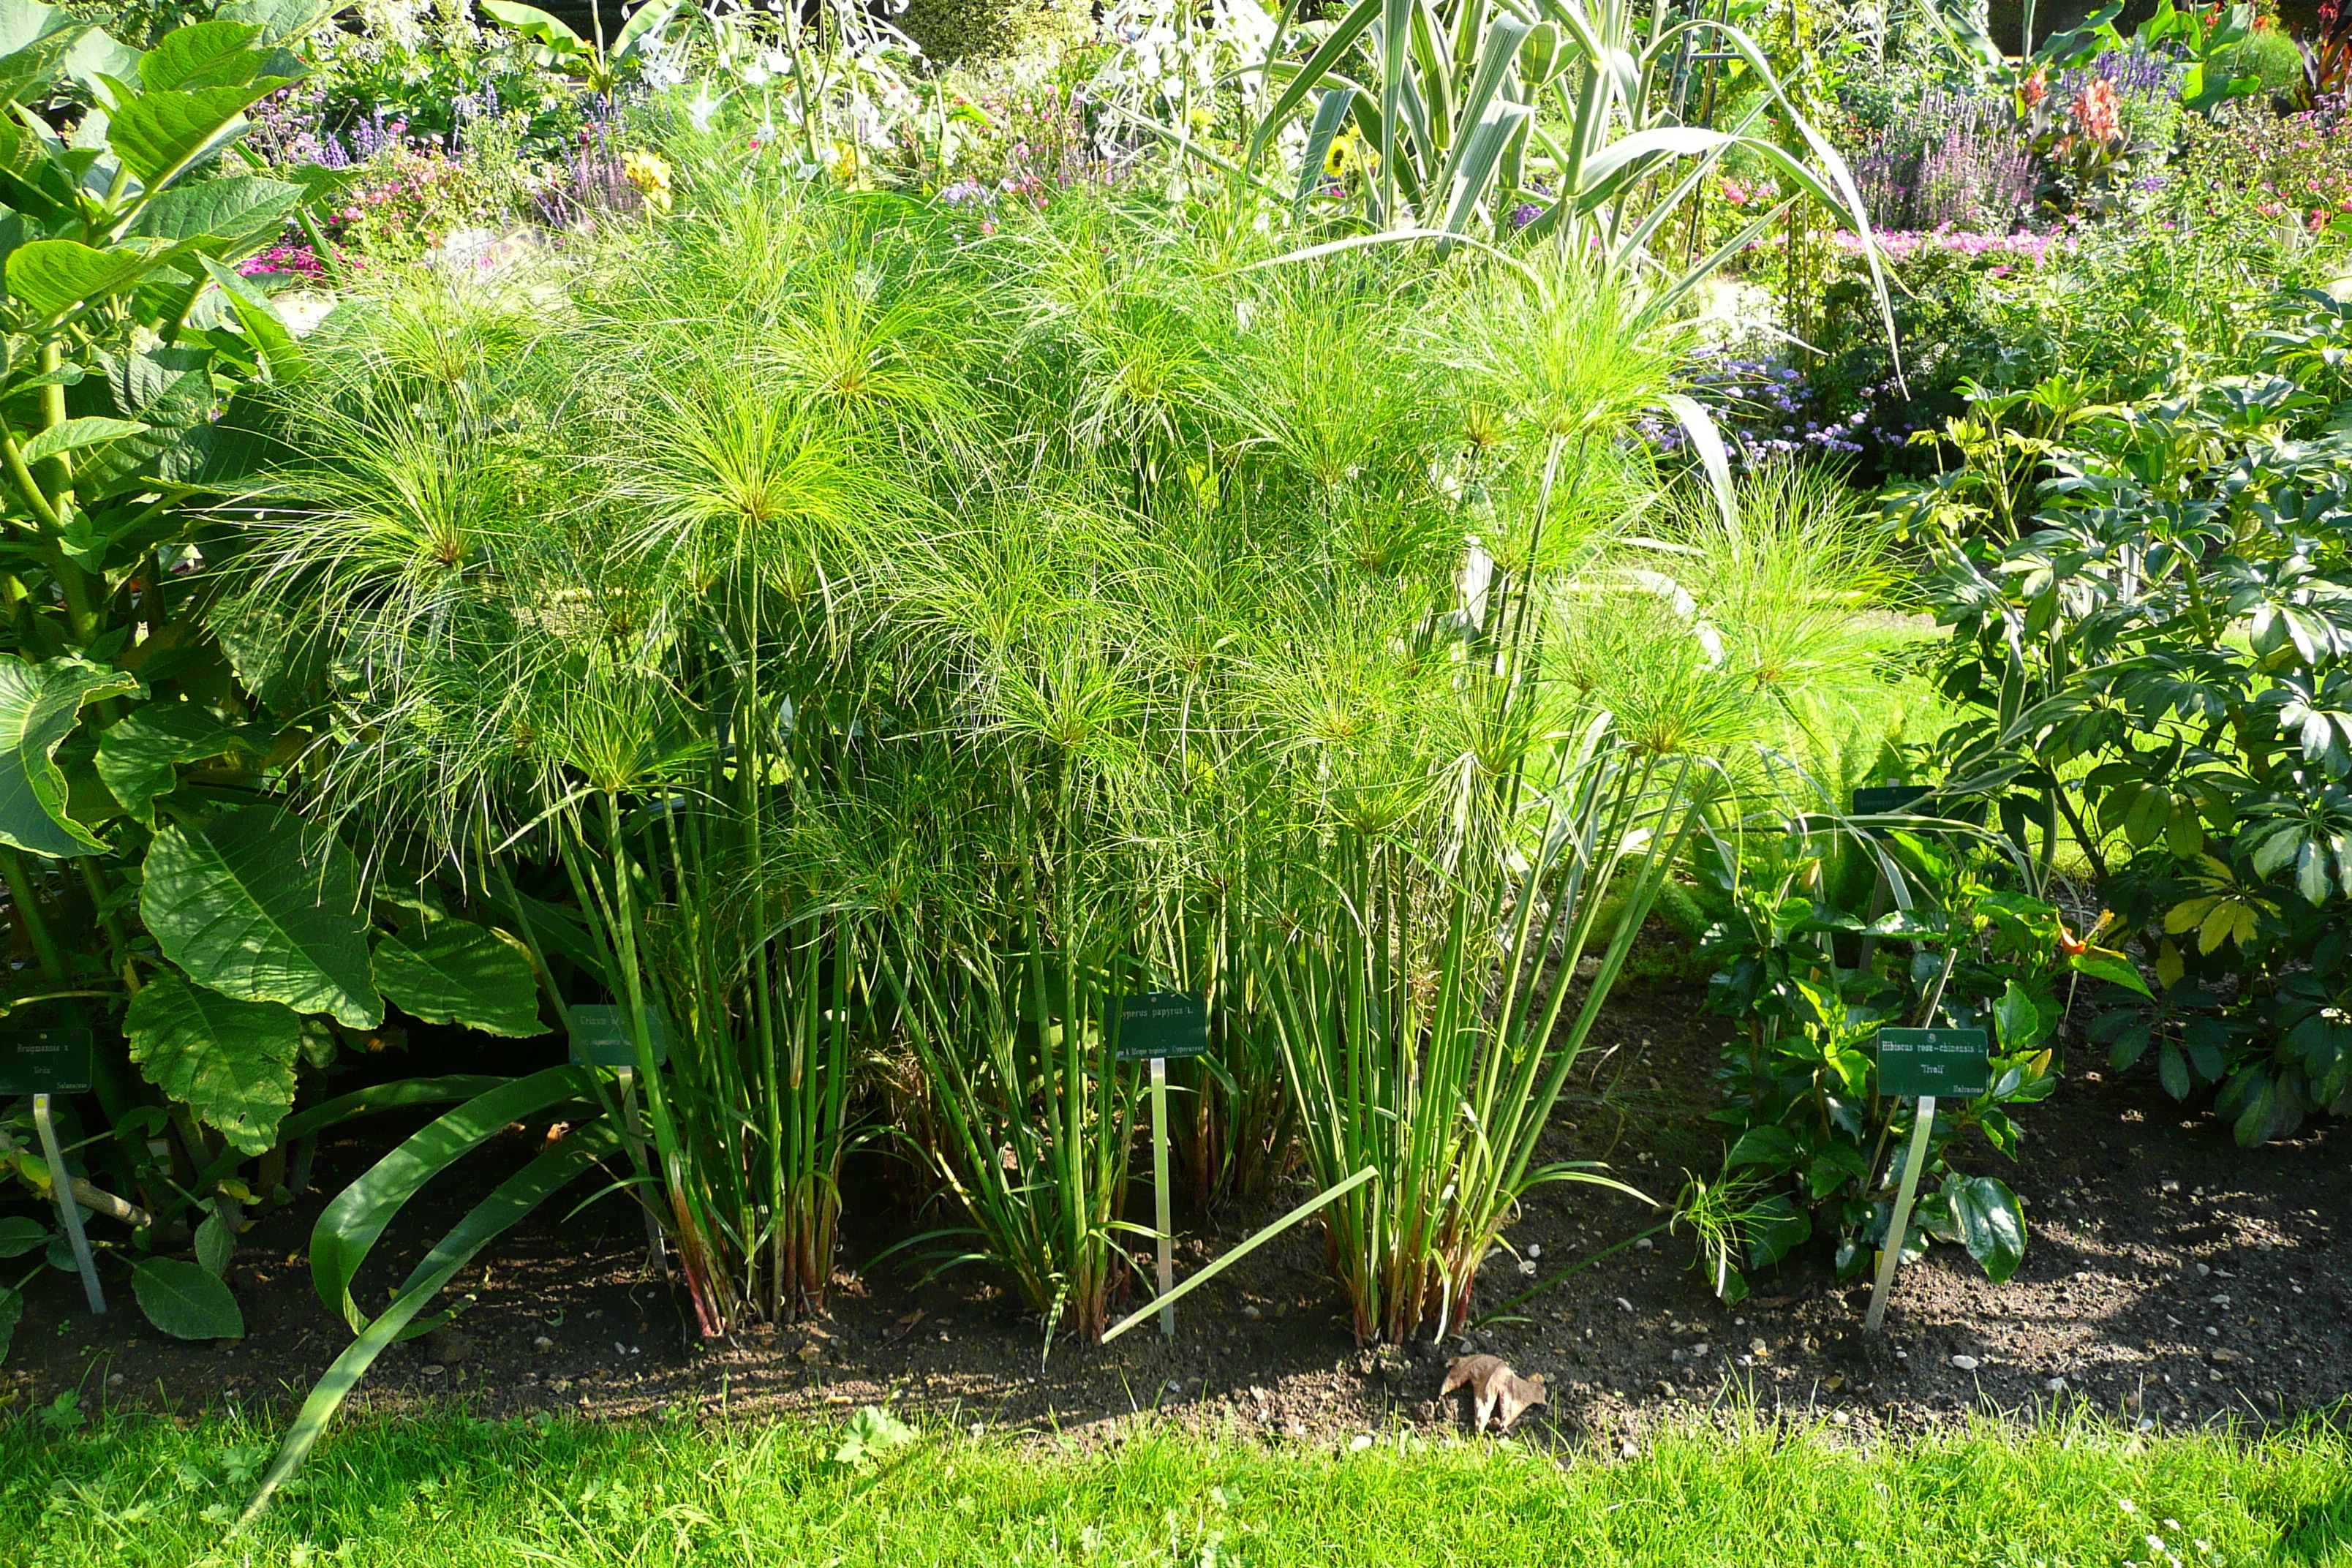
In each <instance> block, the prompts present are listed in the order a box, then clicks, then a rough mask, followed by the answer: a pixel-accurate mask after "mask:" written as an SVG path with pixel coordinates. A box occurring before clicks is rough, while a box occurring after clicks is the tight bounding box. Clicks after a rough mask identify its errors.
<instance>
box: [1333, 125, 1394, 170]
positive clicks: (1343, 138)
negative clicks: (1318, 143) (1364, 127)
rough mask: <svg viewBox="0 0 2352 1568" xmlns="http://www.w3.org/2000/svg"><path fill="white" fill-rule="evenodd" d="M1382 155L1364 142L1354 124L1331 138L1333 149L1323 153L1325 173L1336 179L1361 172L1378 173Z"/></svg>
mask: <svg viewBox="0 0 2352 1568" xmlns="http://www.w3.org/2000/svg"><path fill="white" fill-rule="evenodd" d="M1380 166H1381V155H1380V154H1379V153H1376V152H1374V151H1373V150H1372V149H1371V148H1370V147H1368V146H1366V145H1365V144H1364V139H1363V137H1362V136H1361V135H1360V134H1359V133H1358V132H1357V131H1356V130H1355V128H1354V127H1353V126H1350V127H1349V129H1347V130H1345V131H1343V132H1340V133H1339V135H1337V136H1334V137H1333V138H1332V139H1331V149H1330V151H1329V152H1328V153H1324V154H1323V173H1324V174H1327V175H1328V176H1330V177H1331V178H1332V179H1335V180H1342V179H1345V178H1347V177H1348V176H1349V174H1355V173H1357V172H1361V173H1362V174H1366V175H1367V176H1369V175H1370V174H1375V173H1377V172H1378V171H1379V169H1380Z"/></svg>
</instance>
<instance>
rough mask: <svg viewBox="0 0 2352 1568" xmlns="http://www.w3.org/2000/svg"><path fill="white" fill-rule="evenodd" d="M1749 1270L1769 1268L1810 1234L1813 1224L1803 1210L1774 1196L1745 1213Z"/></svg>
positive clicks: (1780, 1197)
mask: <svg viewBox="0 0 2352 1568" xmlns="http://www.w3.org/2000/svg"><path fill="white" fill-rule="evenodd" d="M1745 1228H1746V1231H1747V1236H1748V1267H1749V1268H1770V1267H1771V1266H1772V1265H1773V1264H1775V1263H1778V1262H1780V1259H1782V1258H1786V1257H1788V1256H1789V1253H1790V1249H1792V1248H1794V1247H1799V1246H1801V1245H1802V1244H1803V1243H1804V1242H1805V1241H1806V1240H1807V1239H1808V1238H1809V1237H1811V1235H1812V1234H1813V1222H1812V1218H1811V1215H1807V1214H1806V1213H1805V1211H1804V1210H1802V1209H1801V1208H1799V1207H1798V1206H1797V1205H1795V1204H1793V1203H1790V1201H1789V1200H1788V1199H1787V1198H1786V1197H1784V1196H1782V1195H1780V1194H1774V1195H1773V1196H1771V1197H1769V1198H1766V1199H1765V1200H1764V1201H1763V1202H1762V1203H1759V1204H1758V1205H1756V1206H1755V1207H1754V1208H1751V1209H1749V1210H1748V1215H1747V1219H1746V1226H1745Z"/></svg>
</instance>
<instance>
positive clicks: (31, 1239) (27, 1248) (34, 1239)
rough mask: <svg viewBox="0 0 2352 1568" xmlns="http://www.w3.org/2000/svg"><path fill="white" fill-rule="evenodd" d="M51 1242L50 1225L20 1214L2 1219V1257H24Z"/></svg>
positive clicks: (0, 1231) (0, 1240)
mask: <svg viewBox="0 0 2352 1568" xmlns="http://www.w3.org/2000/svg"><path fill="white" fill-rule="evenodd" d="M48 1244H49V1227H48V1226H45V1225H43V1224H42V1223H41V1222H40V1221H39V1220H37V1219H28V1218H26V1216H25V1215H20V1214H12V1215H8V1216H7V1217H5V1219H0V1258H22V1257H24V1256H25V1254H26V1253H28V1252H32V1251H36V1250H37V1249H38V1248H40V1247H47V1245H48Z"/></svg>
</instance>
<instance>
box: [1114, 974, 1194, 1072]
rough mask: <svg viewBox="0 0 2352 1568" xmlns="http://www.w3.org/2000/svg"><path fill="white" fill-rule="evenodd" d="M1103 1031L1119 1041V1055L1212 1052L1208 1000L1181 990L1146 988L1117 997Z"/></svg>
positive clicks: (1136, 1058) (1137, 1057)
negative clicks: (1130, 994)
mask: <svg viewBox="0 0 2352 1568" xmlns="http://www.w3.org/2000/svg"><path fill="white" fill-rule="evenodd" d="M1103 1025H1104V1027H1103V1033H1104V1034H1105V1035H1106V1036H1107V1037H1109V1038H1110V1039H1112V1040H1114V1041H1116V1042H1117V1045H1116V1047H1114V1049H1115V1052H1116V1055H1117V1057H1118V1060H1120V1061H1123V1062H1140V1061H1149V1060H1150V1058H1153V1057H1200V1056H1206V1055H1208V1053H1209V1004H1208V1000H1207V998H1205V997H1202V996H1193V995H1191V994H1187V993H1184V992H1181V991H1146V992H1142V993H1139V994H1136V995H1133V996H1119V997H1115V998H1113V999H1112V1001H1111V1005H1110V1014H1109V1016H1108V1017H1106V1018H1105V1019H1104V1020H1103Z"/></svg>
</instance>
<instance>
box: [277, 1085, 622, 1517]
mask: <svg viewBox="0 0 2352 1568" xmlns="http://www.w3.org/2000/svg"><path fill="white" fill-rule="evenodd" d="M619 1145H620V1137H619V1134H618V1133H617V1132H615V1131H614V1129H613V1128H612V1127H611V1126H610V1125H609V1124H608V1123H605V1122H603V1121H598V1122H595V1123H593V1124H592V1125H590V1126H587V1127H583V1128H576V1129H574V1130H573V1131H572V1133H571V1135H570V1136H569V1137H567V1138H565V1139H564V1140H563V1141H562V1142H560V1143H558V1144H557V1145H556V1146H555V1147H554V1148H552V1149H551V1150H549V1151H548V1152H546V1153H544V1154H541V1156H540V1157H539V1158H537V1159H536V1160H533V1161H532V1162H531V1163H530V1164H528V1165H526V1166H524V1167H523V1168H522V1169H521V1170H520V1172H518V1173H515V1174H514V1175H512V1176H510V1177H509V1178H508V1179H507V1180H506V1181H505V1182H503V1183H501V1184H499V1188H498V1190H497V1191H495V1192H493V1193H492V1194H490V1195H489V1196H488V1197H487V1198H484V1199H483V1200H482V1201H481V1202H480V1203H478V1204H477V1205H474V1207H473V1209H472V1210H471V1211H470V1212H468V1213H467V1215H466V1217H465V1218H464V1219H462V1220H459V1221H458V1222H457V1225H456V1226H453V1227H452V1228H451V1229H450V1231H449V1233H448V1234H447V1235H446V1236H445V1237H442V1238H441V1240H440V1241H439V1242H438V1243H437V1244H436V1246H435V1247H434V1248H433V1250H432V1251H431V1252H429V1253H427V1254H425V1260H424V1261H423V1262H421V1263H419V1264H418V1265H417V1266H416V1268H415V1271H414V1272H413V1273H411V1274H410V1275H409V1277H408V1279H407V1280H406V1281H405V1282H404V1284H403V1285H402V1286H401V1288H400V1290H399V1292H398V1293H397V1294H396V1295H394V1298H393V1300H392V1302H391V1304H390V1305H388V1306H387V1307H385V1308H384V1310H383V1312H382V1313H380V1314H379V1315H378V1316H377V1317H376V1318H375V1320H374V1321H372V1322H369V1323H367V1324H366V1325H365V1326H364V1327H363V1328H362V1329H361V1331H360V1337H359V1338H358V1339H357V1340H355V1341H353V1342H352V1345H351V1348H350V1349H348V1350H346V1351H344V1352H343V1353H342V1354H341V1355H340V1356H337V1357H336V1358H335V1363H334V1364H333V1365H332V1366H331V1367H329V1368H328V1369H327V1372H326V1375H324V1376H323V1377H321V1378H320V1379H319V1384H318V1386H317V1387H315V1388H313V1389H312V1390H311V1391H310V1397H309V1398H308V1399H306V1400H304V1401H303V1402H302V1408H301V1410H300V1411H299V1413H298V1414H297V1415H295V1417H294V1425H293V1426H292V1428H291V1429H290V1430H289V1431H288V1433H287V1434H286V1441H285V1442H284V1443H283V1444H282V1445H280V1446H279V1447H278V1457H277V1458H276V1459H275V1460H273V1461H272V1462H271V1464H270V1467H269V1472H268V1474H267V1475H265V1476H263V1477H262V1479H261V1485H260V1487H259V1489H257V1490H256V1491H255V1493H254V1494H253V1500H252V1501H250V1502H248V1503H247V1505H246V1509H245V1512H244V1514H243V1515H242V1516H241V1517H240V1518H239V1519H238V1521H237V1529H239V1530H242V1529H244V1528H245V1527H246V1526H247V1524H250V1523H251V1522H252V1521H254V1520H255V1519H257V1518H258V1517H260V1514H261V1510H263V1509H265V1508H267V1507H268V1506H269V1500H270V1498H271V1497H272V1496H274V1495H275V1494H276V1493H277V1491H278V1488H279V1487H281V1486H283V1485H285V1483H286V1479H287V1478H288V1477H289V1476H291V1475H292V1474H293V1473H294V1472H295V1471H296V1470H297V1469H298V1468H300V1467H301V1464H302V1461H303V1459H304V1458H308V1457H309V1455H310V1450H311V1448H313V1447H316V1446H317V1444H318V1441H319V1439H320V1436H324V1435H325V1433H326V1430H327V1425H328V1423H330V1422H331V1421H332V1420H333V1419H334V1418H335V1412H336V1411H337V1410H339V1409H341V1407H342V1403H343V1401H344V1399H346V1398H347V1397H349V1395H350V1394H351V1392H352V1389H353V1388H354V1387H356V1386H357V1385H358V1384H359V1381H360V1379H361V1378H362V1377H364V1376H366V1375H367V1370H368V1368H369V1367H371V1366H373V1364H374V1363H375V1359H376V1357H378V1356H380V1355H382V1354H383V1352H384V1351H385V1350H386V1349H387V1348H389V1347H390V1346H391V1345H392V1344H393V1343H394V1342H395V1341H397V1340H399V1339H401V1338H402V1337H404V1331H405V1330H407V1329H408V1328H409V1326H410V1325H411V1324H412V1323H413V1322H414V1321H415V1318H416V1315H417V1314H418V1313H419V1312H422V1311H423V1310H425V1306H426V1304H427V1303H429V1302H430V1301H431V1300H432V1299H433V1298H434V1297H435V1296H436V1295H437V1294H439V1293H440V1291H441V1289H442V1288H443V1287H444V1286H446V1285H447V1284H448V1283H449V1281H450V1280H451V1279H455V1278H456V1277H457V1271H458V1270H459V1269H461V1268H465V1267H466V1265H467V1263H468V1262H470V1261H472V1259H473V1257H474V1255H475V1254H476V1253H478V1252H479V1251H480V1250H481V1249H482V1248H483V1247H486V1246H488V1244H489V1243H490V1242H492V1241H494V1240H496V1239H497V1238H498V1237H499V1236H501V1235H503V1234H505V1232H506V1231H507V1230H508V1229H509V1228H510V1227H511V1226H514V1224H515V1223H516V1222H517V1221H519V1220H520V1219H521V1218H522V1217H523V1216H524V1215H528V1214H529V1213H530V1211H531V1210H533V1209H535V1208H537V1207H538V1206H539V1205H541V1204H542V1203H544V1202H545V1201H546V1200H547V1199H548V1198H549V1197H550V1196H551V1195H552V1194H555V1193H557V1192H559V1191H561V1190H562V1188H563V1187H564V1186H565V1185H567V1184H570V1183H571V1182H572V1181H573V1180H574V1179H576V1178H577V1177H579V1176H580V1175H581V1174H582V1173H584V1172H586V1171H587V1170H588V1169H589V1167H590V1166H592V1165H593V1164H594V1163H595V1162H596V1161H598V1160H600V1159H602V1158H604V1156H605V1155H607V1154H609V1153H611V1152H614V1150H615V1149H616V1148H618V1147H619ZM379 1169H381V1167H379ZM373 1174H374V1173H373V1172H370V1173H369V1175H370V1176H373ZM367 1179H368V1177H362V1178H361V1180H362V1182H364V1181H366V1180H367ZM338 1201H340V1200H338ZM321 1223H323V1221H322V1222H321ZM313 1267H314V1268H315V1267H316V1265H315V1263H314V1265H313Z"/></svg>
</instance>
